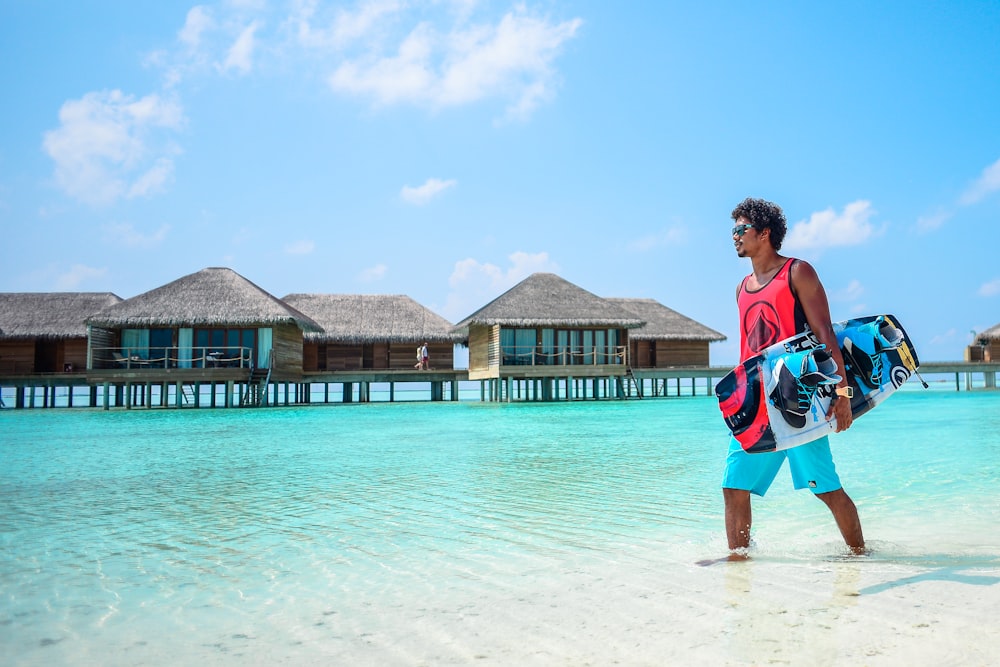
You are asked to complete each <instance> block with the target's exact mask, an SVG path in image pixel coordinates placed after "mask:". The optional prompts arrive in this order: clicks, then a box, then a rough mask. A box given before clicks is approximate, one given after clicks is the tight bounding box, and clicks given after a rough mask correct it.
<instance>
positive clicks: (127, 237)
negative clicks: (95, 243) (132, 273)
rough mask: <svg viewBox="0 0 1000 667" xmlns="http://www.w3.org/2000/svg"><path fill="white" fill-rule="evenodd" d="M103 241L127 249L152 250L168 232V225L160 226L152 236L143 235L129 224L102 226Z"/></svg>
mask: <svg viewBox="0 0 1000 667" xmlns="http://www.w3.org/2000/svg"><path fill="white" fill-rule="evenodd" d="M102 229H103V231H104V238H105V240H107V241H109V242H111V243H114V244H116V245H121V246H125V247H128V248H152V247H153V246H157V245H160V244H161V243H162V242H163V241H164V239H166V238H167V233H168V232H170V225H161V226H160V228H159V229H157V230H156V231H155V232H153V233H152V234H143V233H142V232H140V231H138V230H137V229H136V228H135V227H134V226H133V225H132V224H131V223H128V222H120V223H112V224H107V225H104V227H103V228H102Z"/></svg>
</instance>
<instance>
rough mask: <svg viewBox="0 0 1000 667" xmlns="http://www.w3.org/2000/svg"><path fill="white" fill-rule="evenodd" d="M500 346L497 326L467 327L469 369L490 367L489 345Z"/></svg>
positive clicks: (483, 369) (481, 369)
mask: <svg viewBox="0 0 1000 667" xmlns="http://www.w3.org/2000/svg"><path fill="white" fill-rule="evenodd" d="M491 345H493V346H495V347H496V348H497V349H499V346H500V327H499V326H480V325H472V326H470V327H469V370H470V371H485V370H488V369H489V367H490V346H491Z"/></svg>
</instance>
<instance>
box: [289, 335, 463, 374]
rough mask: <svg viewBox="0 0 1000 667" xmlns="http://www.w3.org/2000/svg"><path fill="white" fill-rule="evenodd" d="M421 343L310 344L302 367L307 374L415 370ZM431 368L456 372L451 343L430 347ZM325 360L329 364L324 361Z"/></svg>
mask: <svg viewBox="0 0 1000 667" xmlns="http://www.w3.org/2000/svg"><path fill="white" fill-rule="evenodd" d="M418 347H420V343H416V342H411V343H386V342H379V343H367V344H360V343H344V344H339V343H318V344H317V343H306V344H305V345H304V347H303V357H302V366H303V369H304V370H306V371H324V370H326V371H359V370H375V371H384V370H393V371H412V370H415V369H414V366H415V365H416V363H417V348H418ZM427 351H428V354H429V355H430V365H431V368H435V369H439V370H452V369H453V368H454V367H455V349H454V346H453V345H452V344H451V343H450V342H444V343H430V344H429V345H428V346H427ZM324 360H325V362H326V363H325V365H324V364H323V363H321V362H323V361H324Z"/></svg>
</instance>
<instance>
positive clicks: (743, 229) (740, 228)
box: [733, 224, 753, 238]
mask: <svg viewBox="0 0 1000 667" xmlns="http://www.w3.org/2000/svg"><path fill="white" fill-rule="evenodd" d="M751 227H753V225H747V224H742V225H736V226H735V227H733V236H739V237H741V238H742V236H743V235H744V234H746V233H747V230H748V229H750V228H751Z"/></svg>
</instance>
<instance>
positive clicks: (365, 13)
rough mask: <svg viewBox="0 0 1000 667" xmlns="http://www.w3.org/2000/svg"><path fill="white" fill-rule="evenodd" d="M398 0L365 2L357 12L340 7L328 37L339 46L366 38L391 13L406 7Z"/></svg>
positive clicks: (371, 0)
mask: <svg viewBox="0 0 1000 667" xmlns="http://www.w3.org/2000/svg"><path fill="white" fill-rule="evenodd" d="M404 8H405V5H404V4H403V3H402V2H398V1H397V0H370V1H369V2H363V3H361V5H360V6H359V8H358V10H357V11H356V12H349V11H347V10H344V9H338V11H337V17H336V19H335V20H334V22H333V26H332V27H331V30H330V31H329V33H328V39H329V41H330V43H331V44H332V45H333V46H336V47H338V48H340V47H344V46H347V45H349V44H350V43H352V42H355V41H358V40H365V39H367V38H368V37H369V36H370V35H371V34H372V31H373V30H375V29H376V28H378V27H379V26H380V24H382V23H383V22H384V21H385V20H386V18H387V17H388V16H389V15H392V14H396V13H397V12H399V11H400V10H402V9H404Z"/></svg>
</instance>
